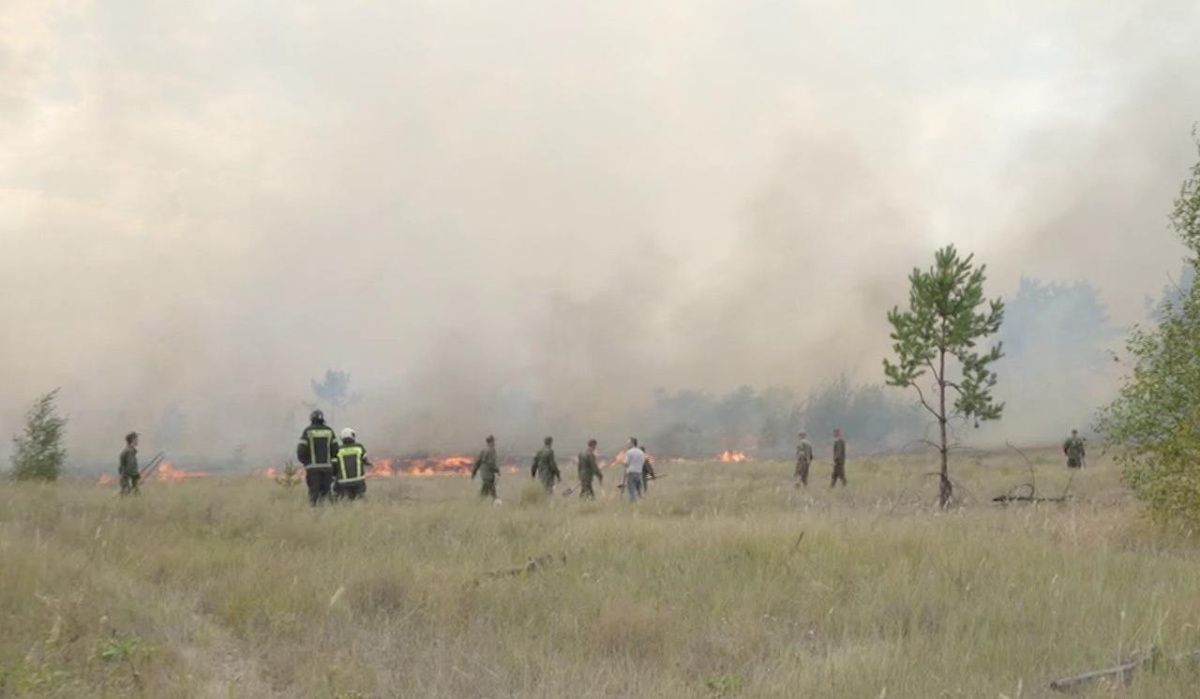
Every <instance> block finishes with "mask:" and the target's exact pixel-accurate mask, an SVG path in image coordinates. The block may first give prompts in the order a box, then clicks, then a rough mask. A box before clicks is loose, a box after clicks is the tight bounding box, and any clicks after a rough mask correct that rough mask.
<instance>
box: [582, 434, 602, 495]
mask: <svg viewBox="0 0 1200 699" xmlns="http://www.w3.org/2000/svg"><path fill="white" fill-rule="evenodd" d="M593 478H595V479H596V480H598V481H600V482H601V483H604V474H603V473H601V472H600V465H599V464H597V463H596V440H594V439H589V440H588V443H587V450H586V451H583V452H581V453H580V454H579V497H580V499H582V500H595V499H596V491H594V490H592V479H593Z"/></svg>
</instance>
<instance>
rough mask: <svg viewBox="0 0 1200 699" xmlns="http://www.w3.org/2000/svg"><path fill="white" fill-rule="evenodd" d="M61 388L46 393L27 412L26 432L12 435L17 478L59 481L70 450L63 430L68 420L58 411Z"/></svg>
mask: <svg viewBox="0 0 1200 699" xmlns="http://www.w3.org/2000/svg"><path fill="white" fill-rule="evenodd" d="M57 397H58V389H57V388H56V389H54V390H53V391H51V392H49V393H47V394H46V395H44V396H42V397H41V398H39V399H38V400H37V402H36V403H34V404H33V407H31V408H30V409H29V412H27V413H25V431H24V433H22V434H19V435H17V436H15V437H13V455H12V466H13V469H12V475H13V478H16V479H17V480H22V481H24V480H40V481H55V480H58V474H59V473H61V472H62V467H63V462H64V461H66V458H67V450H66V449H65V448H64V447H63V432H64V430H65V429H66V426H67V421H66V420H65V419H63V418H61V417H59V416H58V415H57V414H56V413H55V406H54V400H55V399H56V398H57Z"/></svg>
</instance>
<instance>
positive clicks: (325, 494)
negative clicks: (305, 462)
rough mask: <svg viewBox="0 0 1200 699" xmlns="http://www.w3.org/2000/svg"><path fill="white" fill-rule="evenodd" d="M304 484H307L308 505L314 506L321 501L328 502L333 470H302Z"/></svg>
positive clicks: (310, 468)
mask: <svg viewBox="0 0 1200 699" xmlns="http://www.w3.org/2000/svg"><path fill="white" fill-rule="evenodd" d="M304 482H305V483H306V484H308V504H310V505H313V506H316V505H317V503H319V502H321V501H322V500H325V501H327V502H328V501H330V500H332V496H331V495H330V487H331V486H332V485H333V469H332V468H330V467H326V468H314V467H311V466H310V467H308V468H306V469H304Z"/></svg>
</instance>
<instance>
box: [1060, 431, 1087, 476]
mask: <svg viewBox="0 0 1200 699" xmlns="http://www.w3.org/2000/svg"><path fill="white" fill-rule="evenodd" d="M1063 454H1065V455H1066V457H1067V468H1083V460H1084V458H1085V457H1086V456H1087V450H1086V449H1085V448H1084V446H1083V437H1080V436H1079V430H1071V436H1070V437H1068V438H1067V441H1065V442H1063Z"/></svg>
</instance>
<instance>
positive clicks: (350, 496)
mask: <svg viewBox="0 0 1200 699" xmlns="http://www.w3.org/2000/svg"><path fill="white" fill-rule="evenodd" d="M366 496H367V482H366V481H355V482H353V483H334V484H333V497H334V499H335V500H343V499H344V500H357V499H359V498H364V497H366Z"/></svg>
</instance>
